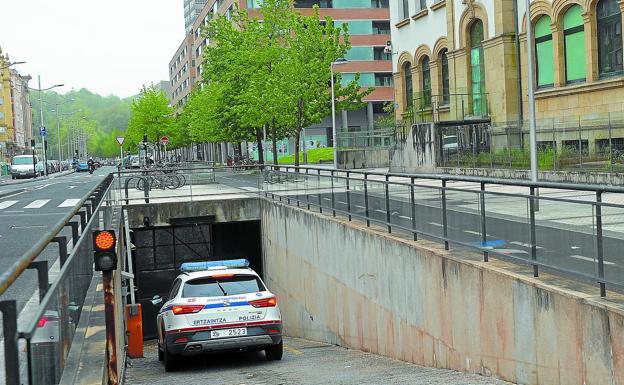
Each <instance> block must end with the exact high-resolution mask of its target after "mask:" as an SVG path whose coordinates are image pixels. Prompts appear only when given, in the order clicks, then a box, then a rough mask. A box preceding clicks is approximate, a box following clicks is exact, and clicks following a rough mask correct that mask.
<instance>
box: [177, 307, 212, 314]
mask: <svg viewBox="0 0 624 385" xmlns="http://www.w3.org/2000/svg"><path fill="white" fill-rule="evenodd" d="M203 308H204V305H174V306H173V309H172V310H173V314H176V315H179V314H192V313H197V312H199V311H200V310H201V309H203Z"/></svg>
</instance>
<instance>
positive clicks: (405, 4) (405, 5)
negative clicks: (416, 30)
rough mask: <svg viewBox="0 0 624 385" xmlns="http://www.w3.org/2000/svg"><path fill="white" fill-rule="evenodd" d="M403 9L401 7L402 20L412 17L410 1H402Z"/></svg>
mask: <svg viewBox="0 0 624 385" xmlns="http://www.w3.org/2000/svg"><path fill="white" fill-rule="evenodd" d="M401 4H402V7H401V16H402V17H401V18H402V19H408V18H409V16H410V13H409V0H402V3H401Z"/></svg>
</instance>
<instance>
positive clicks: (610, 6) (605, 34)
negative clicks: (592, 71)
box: [596, 0, 623, 77]
mask: <svg viewBox="0 0 624 385" xmlns="http://www.w3.org/2000/svg"><path fill="white" fill-rule="evenodd" d="M596 18H597V25H598V68H599V71H600V76H601V77H607V76H613V75H619V74H621V73H622V70H623V67H622V58H623V56H622V55H623V52H622V15H621V12H620V5H619V4H618V1H617V0H600V1H599V2H598V5H597V6H596Z"/></svg>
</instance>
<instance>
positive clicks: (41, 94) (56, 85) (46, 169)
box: [29, 75, 64, 175]
mask: <svg viewBox="0 0 624 385" xmlns="http://www.w3.org/2000/svg"><path fill="white" fill-rule="evenodd" d="M37 80H38V88H36V89H33V88H30V87H29V88H30V89H31V90H33V91H38V92H39V114H40V118H41V127H40V131H39V134H40V135H41V133H42V132H41V128H43V127H44V126H43V91H49V90H51V89H53V88H57V87H63V86H64V84H55V85H53V86H51V87H48V88H43V89H42V88H41V75H37ZM41 144H42V147H43V170H44V173H45V175H48V158H47V157H46V148H45V147H46V146H45V145H46V141H45V135H41Z"/></svg>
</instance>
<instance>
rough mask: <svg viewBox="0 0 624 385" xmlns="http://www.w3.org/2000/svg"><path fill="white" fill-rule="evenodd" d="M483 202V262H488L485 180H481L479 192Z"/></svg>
mask: <svg viewBox="0 0 624 385" xmlns="http://www.w3.org/2000/svg"><path fill="white" fill-rule="evenodd" d="M479 198H480V201H481V202H480V204H481V247H483V262H488V260H489V255H488V252H487V250H486V249H485V246H486V244H487V229H486V216H485V182H481V191H480V192H479Z"/></svg>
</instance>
